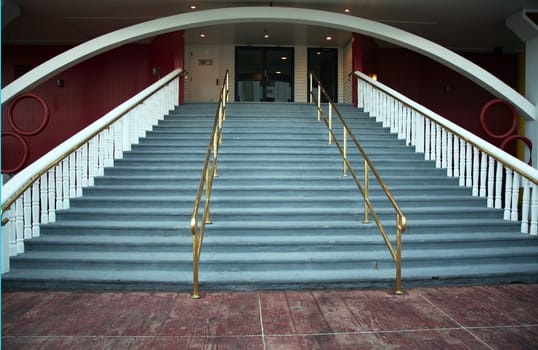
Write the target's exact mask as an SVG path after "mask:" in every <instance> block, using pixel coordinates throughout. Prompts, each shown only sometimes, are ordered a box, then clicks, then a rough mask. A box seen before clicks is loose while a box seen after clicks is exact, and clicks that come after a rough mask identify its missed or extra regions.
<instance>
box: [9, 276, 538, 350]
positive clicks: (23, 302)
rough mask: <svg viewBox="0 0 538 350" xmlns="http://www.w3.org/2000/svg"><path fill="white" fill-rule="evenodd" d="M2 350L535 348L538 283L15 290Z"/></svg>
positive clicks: (537, 341) (536, 345)
mask: <svg viewBox="0 0 538 350" xmlns="http://www.w3.org/2000/svg"><path fill="white" fill-rule="evenodd" d="M2 308H3V309H2V348H3V349H10V350H12V349H13V350H14V349H54V350H60V349H84V350H86V349H234V350H235V349H285V350H293V349H308V350H311V349H473V350H474V349H537V348H538V285H504V286H487V287H450V288H449V287H446V288H432V289H429V288H423V289H412V290H407V291H406V294H405V295H403V296H394V295H392V294H391V293H389V292H388V291H379V290H377V291H355V290H345V291H312V292H259V293H258V292H253V293H207V294H204V295H203V298H202V299H200V300H193V299H191V298H190V297H189V296H188V295H187V294H184V293H142V292H129V293H80V292H60V293H43V292H17V293H5V294H3V295H2Z"/></svg>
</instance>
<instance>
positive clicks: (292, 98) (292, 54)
mask: <svg viewBox="0 0 538 350" xmlns="http://www.w3.org/2000/svg"><path fill="white" fill-rule="evenodd" d="M274 49H276V50H288V51H289V52H288V53H287V55H288V62H289V64H290V65H291V72H292V74H291V81H290V84H291V86H290V102H293V101H295V47H293V46H236V47H235V59H234V61H235V77H234V83H235V89H234V90H235V96H234V100H235V101H239V88H238V86H239V69H238V67H239V60H238V51H241V50H261V51H262V67H263V70H264V71H267V52H268V51H271V50H274ZM262 79H266V77H265V76H264V77H262ZM263 96H264V98H266V96H267V86H266V85H265V84H264V85H263Z"/></svg>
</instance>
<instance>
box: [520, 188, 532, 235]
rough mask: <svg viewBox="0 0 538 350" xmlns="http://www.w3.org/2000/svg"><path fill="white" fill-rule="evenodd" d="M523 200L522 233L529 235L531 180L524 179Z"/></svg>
mask: <svg viewBox="0 0 538 350" xmlns="http://www.w3.org/2000/svg"><path fill="white" fill-rule="evenodd" d="M522 186H523V199H522V201H521V232H522V233H529V208H530V191H531V187H530V184H529V180H527V179H526V178H522Z"/></svg>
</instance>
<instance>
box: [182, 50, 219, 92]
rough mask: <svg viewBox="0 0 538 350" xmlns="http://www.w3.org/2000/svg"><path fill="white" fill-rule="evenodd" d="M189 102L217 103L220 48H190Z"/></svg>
mask: <svg viewBox="0 0 538 350" xmlns="http://www.w3.org/2000/svg"><path fill="white" fill-rule="evenodd" d="M189 73H190V77H191V79H192V80H191V81H190V82H189V83H190V94H189V95H190V98H189V101H191V102H218V100H219V92H220V87H221V85H222V82H221V80H222V77H220V76H219V75H220V47H218V46H193V47H191V48H190V67H189Z"/></svg>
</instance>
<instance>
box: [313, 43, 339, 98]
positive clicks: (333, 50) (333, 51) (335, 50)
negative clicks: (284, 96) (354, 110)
mask: <svg viewBox="0 0 538 350" xmlns="http://www.w3.org/2000/svg"><path fill="white" fill-rule="evenodd" d="M318 51H319V52H321V53H323V52H326V53H331V54H333V55H334V67H335V70H334V75H333V76H332V80H333V85H332V86H333V89H334V90H333V91H327V93H328V94H329V96H330V95H331V92H332V93H334V96H331V98H332V99H333V101H334V102H335V103H336V102H338V67H339V62H338V48H336V47H334V48H333V47H324V48H321V47H309V48H308V49H307V53H306V61H307V62H306V67H307V72H308V74H307V84H306V86H307V91H308V95H307V96H310V73H311V72H312V68H311V63H312V62H311V60H310V55H311V53H313V52H318ZM317 78H318V79H319V80H320V81H321V83H322V84H323V86H324V87H325V89H326V90H327V86H328V85H327V83H326V82H324V81H323V77H321V76H320V75H319V74H318V76H317ZM321 102H327V101H325V96H324V95H322V96H321Z"/></svg>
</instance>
